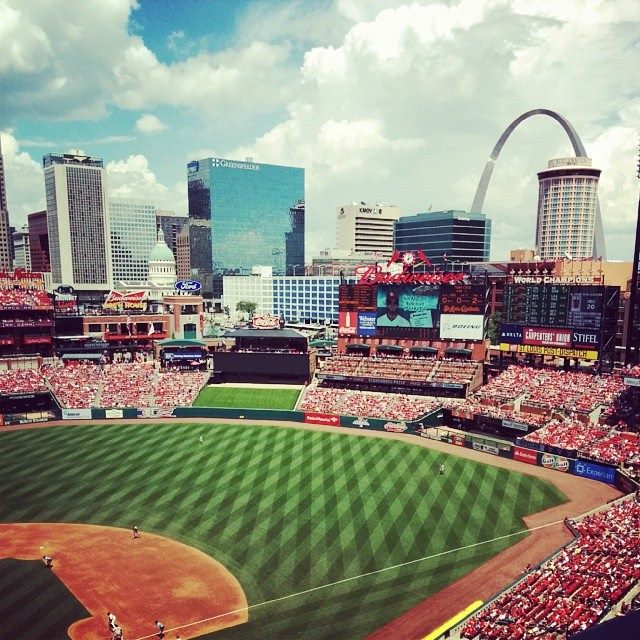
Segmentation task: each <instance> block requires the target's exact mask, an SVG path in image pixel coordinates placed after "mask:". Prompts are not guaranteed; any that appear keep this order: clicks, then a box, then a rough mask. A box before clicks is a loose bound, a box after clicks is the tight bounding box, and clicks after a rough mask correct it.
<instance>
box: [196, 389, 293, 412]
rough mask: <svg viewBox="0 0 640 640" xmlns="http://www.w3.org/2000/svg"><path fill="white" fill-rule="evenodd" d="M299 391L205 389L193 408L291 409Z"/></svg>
mask: <svg viewBox="0 0 640 640" xmlns="http://www.w3.org/2000/svg"><path fill="white" fill-rule="evenodd" d="M299 395H300V389H277V388H274V389H260V388H248V387H215V386H213V387H205V388H204V389H203V390H202V391H201V392H200V395H199V396H198V397H197V398H196V401H195V402H194V403H193V406H194V407H234V408H238V409H293V407H295V405H296V402H297V400H298V396H299Z"/></svg>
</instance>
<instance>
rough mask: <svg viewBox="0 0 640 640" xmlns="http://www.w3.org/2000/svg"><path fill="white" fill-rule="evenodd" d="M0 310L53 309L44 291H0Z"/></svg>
mask: <svg viewBox="0 0 640 640" xmlns="http://www.w3.org/2000/svg"><path fill="white" fill-rule="evenodd" d="M0 309H2V310H3V311H8V310H11V309H28V310H31V309H43V310H50V309H53V303H52V302H51V298H50V297H49V294H48V293H47V292H46V291H41V290H40V289H0Z"/></svg>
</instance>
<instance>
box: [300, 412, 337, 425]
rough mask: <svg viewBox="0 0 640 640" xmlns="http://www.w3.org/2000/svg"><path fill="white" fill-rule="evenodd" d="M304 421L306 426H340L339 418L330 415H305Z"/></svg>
mask: <svg viewBox="0 0 640 640" xmlns="http://www.w3.org/2000/svg"><path fill="white" fill-rule="evenodd" d="M304 421H305V422H306V423H307V424H326V425H329V426H330V427H339V426H340V418H339V417H338V416H334V415H331V414H330V413H305V414H304Z"/></svg>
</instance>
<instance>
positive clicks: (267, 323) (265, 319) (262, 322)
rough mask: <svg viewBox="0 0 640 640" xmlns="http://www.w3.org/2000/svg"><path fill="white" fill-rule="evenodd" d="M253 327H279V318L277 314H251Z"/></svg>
mask: <svg viewBox="0 0 640 640" xmlns="http://www.w3.org/2000/svg"><path fill="white" fill-rule="evenodd" d="M251 327H252V328H253V329H279V328H280V318H279V317H278V316H270V315H266V314H265V315H262V316H253V318H252V319H251Z"/></svg>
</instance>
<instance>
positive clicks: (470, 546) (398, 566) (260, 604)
mask: <svg viewBox="0 0 640 640" xmlns="http://www.w3.org/2000/svg"><path fill="white" fill-rule="evenodd" d="M559 524H564V520H556V521H555V522H548V523H547V524H541V525H538V526H537V527H532V528H531V529H522V530H521V531H516V532H515V533H507V534H505V535H503V536H498V537H497V538H491V539H490V540H483V541H481V542H474V543H473V544H468V545H466V546H464V547H457V548H455V549H448V550H447V551H441V552H439V553H434V554H433V555H430V556H424V557H422V558H415V559H414V560H407V562H401V563H400V564H395V565H393V566H391V567H383V568H382V569H375V570H374V571H368V572H367V573H361V574H359V575H357V576H350V577H349V578H342V580H336V581H335V582H329V583H327V584H322V585H320V586H317V587H311V588H310V589H305V590H304V591H297V592H296V593H290V594H288V595H286V596H280V597H279V598H273V599H272V600H265V601H264V602H257V603H256V604H250V605H248V606H246V607H241V608H240V609H235V610H233V611H226V612H225V613H219V614H218V615H215V616H211V617H210V618H203V619H202V620H198V621H196V622H189V623H187V624H183V625H180V626H179V627H173V628H172V629H165V636H166V634H167V633H172V632H174V631H181V630H183V629H187V628H188V627H193V626H195V625H199V624H204V623H205V622H212V621H214V620H218V619H219V618H224V617H226V616H232V615H235V614H238V613H244V612H248V611H250V610H251V609H257V608H258V607H265V606H267V605H270V604H275V603H276V602H282V601H283V600H290V599H291V598H297V597H298V596H303V595H306V594H307V593H313V592H314V591H320V590H322V589H328V588H330V587H335V586H338V585H340V584H345V583H346V582H352V581H353V580H359V579H360V578H366V577H368V576H373V575H376V574H378V573H384V572H385V571H394V570H395V569H401V568H403V567H408V566H409V565H412V564H416V563H418V562H424V561H426V560H433V559H434V558H441V557H442V556H446V555H449V554H451V553H456V552H459V551H466V550H467V549H473V548H474V547H480V546H482V545H485V544H491V543H492V542H499V541H500V540H506V539H508V538H513V537H515V536H521V535H523V534H526V533H533V532H534V531H540V530H541V529H546V528H547V527H555V526H557V525H559ZM157 637H158V634H157V633H150V634H149V635H147V636H140V637H139V638H135V639H134V640H148V639H149V638H157Z"/></svg>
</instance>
